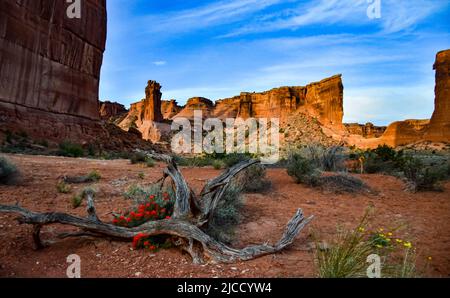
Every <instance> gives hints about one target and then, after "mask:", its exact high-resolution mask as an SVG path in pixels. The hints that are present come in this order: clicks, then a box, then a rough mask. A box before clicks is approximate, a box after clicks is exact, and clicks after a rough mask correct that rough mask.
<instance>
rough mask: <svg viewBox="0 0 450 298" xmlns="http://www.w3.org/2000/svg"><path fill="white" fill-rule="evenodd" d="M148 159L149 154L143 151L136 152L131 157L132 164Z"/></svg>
mask: <svg viewBox="0 0 450 298" xmlns="http://www.w3.org/2000/svg"><path fill="white" fill-rule="evenodd" d="M146 161H147V155H146V154H145V153H143V152H134V153H133V154H132V155H131V157H130V162H131V164H133V165H134V164H137V163H144V162H146Z"/></svg>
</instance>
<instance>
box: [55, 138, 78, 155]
mask: <svg viewBox="0 0 450 298" xmlns="http://www.w3.org/2000/svg"><path fill="white" fill-rule="evenodd" d="M58 153H59V155H61V156H66V157H82V156H84V149H83V147H82V146H81V145H80V144H75V143H72V142H70V141H64V142H62V143H60V144H59V151H58Z"/></svg>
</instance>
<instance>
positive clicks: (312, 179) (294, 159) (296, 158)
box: [287, 154, 321, 186]
mask: <svg viewBox="0 0 450 298" xmlns="http://www.w3.org/2000/svg"><path fill="white" fill-rule="evenodd" d="M287 163H288V166H287V172H288V175H289V176H291V177H293V178H294V179H295V181H296V182H297V183H302V184H306V185H309V186H318V185H319V178H320V175H321V173H320V171H319V170H318V169H317V168H316V164H315V162H314V161H312V160H310V159H307V158H305V157H303V156H301V155H300V154H291V155H290V156H289V158H288V162H287Z"/></svg>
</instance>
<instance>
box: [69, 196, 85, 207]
mask: <svg viewBox="0 0 450 298" xmlns="http://www.w3.org/2000/svg"><path fill="white" fill-rule="evenodd" d="M82 202H83V197H82V196H80V195H76V196H73V197H72V199H71V204H72V208H73V209H76V208H78V207H80V206H81V203H82Z"/></svg>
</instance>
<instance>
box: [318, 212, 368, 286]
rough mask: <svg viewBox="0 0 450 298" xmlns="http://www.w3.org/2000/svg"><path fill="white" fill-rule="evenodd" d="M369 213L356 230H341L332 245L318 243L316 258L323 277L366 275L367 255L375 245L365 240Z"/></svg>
mask: <svg viewBox="0 0 450 298" xmlns="http://www.w3.org/2000/svg"><path fill="white" fill-rule="evenodd" d="M367 221H368V214H366V215H365V216H364V217H363V219H362V220H361V222H360V224H359V226H358V227H357V228H356V229H355V230H350V231H348V230H339V231H338V234H337V236H336V238H335V239H334V241H333V243H331V245H330V247H328V248H325V249H324V248H323V247H321V246H320V245H319V244H318V243H316V245H315V247H316V251H315V259H316V266H317V271H318V275H319V277H321V278H348V277H364V276H366V270H367V263H366V261H367V256H369V255H370V254H371V253H372V251H373V247H372V244H371V243H370V242H368V241H366V240H365V234H364V233H362V231H364V230H365V227H366V226H367Z"/></svg>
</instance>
